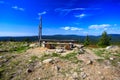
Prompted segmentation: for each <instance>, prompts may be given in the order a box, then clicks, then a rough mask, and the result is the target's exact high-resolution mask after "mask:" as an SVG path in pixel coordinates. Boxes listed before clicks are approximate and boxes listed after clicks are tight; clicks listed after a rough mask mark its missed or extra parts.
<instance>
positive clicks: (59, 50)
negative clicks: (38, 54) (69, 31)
mask: <svg viewBox="0 0 120 80" xmlns="http://www.w3.org/2000/svg"><path fill="white" fill-rule="evenodd" d="M55 52H56V53H63V52H64V49H56V51H55Z"/></svg>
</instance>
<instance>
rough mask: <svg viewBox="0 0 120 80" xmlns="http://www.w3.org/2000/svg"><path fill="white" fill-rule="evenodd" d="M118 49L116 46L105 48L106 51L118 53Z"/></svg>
mask: <svg viewBox="0 0 120 80" xmlns="http://www.w3.org/2000/svg"><path fill="white" fill-rule="evenodd" d="M119 49H120V48H119V47H118V46H108V47H106V50H112V51H119Z"/></svg>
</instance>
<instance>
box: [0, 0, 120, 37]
mask: <svg viewBox="0 0 120 80" xmlns="http://www.w3.org/2000/svg"><path fill="white" fill-rule="evenodd" d="M40 16H42V18H43V35H56V34H62V35H71V34H74V35H86V34H89V35H100V34H101V33H102V32H103V31H104V30H106V31H107V32H108V33H109V34H120V1H119V0H0V36H34V35H37V34H38V25H39V22H40V21H39V17H40Z"/></svg>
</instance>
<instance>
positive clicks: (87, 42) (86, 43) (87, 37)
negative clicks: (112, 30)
mask: <svg viewBox="0 0 120 80" xmlns="http://www.w3.org/2000/svg"><path fill="white" fill-rule="evenodd" d="M89 44H90V39H89V36H88V35H87V36H86V38H85V41H84V45H85V46H88V45H89Z"/></svg>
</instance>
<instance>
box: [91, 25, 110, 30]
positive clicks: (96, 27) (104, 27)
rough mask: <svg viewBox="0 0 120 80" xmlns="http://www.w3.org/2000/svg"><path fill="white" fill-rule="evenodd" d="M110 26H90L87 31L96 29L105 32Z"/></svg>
mask: <svg viewBox="0 0 120 80" xmlns="http://www.w3.org/2000/svg"><path fill="white" fill-rule="evenodd" d="M110 26H111V25H110V24H101V25H90V26H89V29H96V30H98V29H104V30H106V29H107V28H108V27H110Z"/></svg>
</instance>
